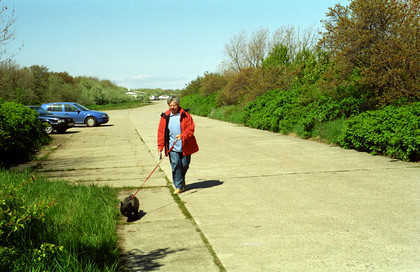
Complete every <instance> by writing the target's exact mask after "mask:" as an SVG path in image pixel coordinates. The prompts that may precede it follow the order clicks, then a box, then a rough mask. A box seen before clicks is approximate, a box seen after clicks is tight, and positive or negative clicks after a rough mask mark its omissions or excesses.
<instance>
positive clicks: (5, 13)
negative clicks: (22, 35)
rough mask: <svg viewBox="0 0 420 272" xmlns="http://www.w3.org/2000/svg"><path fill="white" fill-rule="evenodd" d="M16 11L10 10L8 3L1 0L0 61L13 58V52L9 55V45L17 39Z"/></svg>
mask: <svg viewBox="0 0 420 272" xmlns="http://www.w3.org/2000/svg"><path fill="white" fill-rule="evenodd" d="M14 23H15V11H14V10H10V9H9V8H8V6H7V4H5V3H2V0H0V63H4V62H8V61H10V60H11V59H12V57H13V54H10V53H9V55H8V54H7V53H8V52H7V51H8V45H9V43H10V42H12V41H13V40H14V39H15V29H14V28H13V25H14Z"/></svg>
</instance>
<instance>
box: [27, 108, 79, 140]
mask: <svg viewBox="0 0 420 272" xmlns="http://www.w3.org/2000/svg"><path fill="white" fill-rule="evenodd" d="M27 107H28V108H31V109H33V110H36V111H37V112H38V119H39V120H40V121H41V122H42V125H43V128H44V131H45V133H47V134H50V133H52V132H53V131H54V130H56V131H57V132H58V133H64V132H66V130H67V129H69V128H71V127H74V120H73V119H72V118H70V117H68V116H61V115H56V114H52V113H51V112H48V111H46V110H44V109H43V108H41V107H38V106H27Z"/></svg>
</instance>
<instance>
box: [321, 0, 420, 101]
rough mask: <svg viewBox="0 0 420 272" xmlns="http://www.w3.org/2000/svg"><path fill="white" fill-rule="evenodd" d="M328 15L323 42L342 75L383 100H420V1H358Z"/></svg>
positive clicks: (333, 10)
mask: <svg viewBox="0 0 420 272" xmlns="http://www.w3.org/2000/svg"><path fill="white" fill-rule="evenodd" d="M327 17H328V19H327V20H324V21H323V23H324V26H325V32H324V33H323V37H322V39H321V40H320V43H319V45H320V46H322V47H323V49H325V50H327V51H328V52H329V53H330V54H331V56H332V58H333V61H334V62H336V63H337V64H338V68H339V70H340V72H341V73H342V75H343V76H345V77H347V78H350V77H351V78H352V79H356V80H357V81H358V83H360V84H362V85H363V86H364V87H365V88H367V89H368V90H370V91H372V92H373V93H375V97H374V98H372V99H377V100H378V102H379V103H391V102H393V101H396V100H398V99H401V98H404V99H405V100H408V101H410V100H418V99H419V98H420V91H419V89H420V88H419V86H420V85H419V57H420V43H419V0H353V1H351V2H350V4H349V6H346V7H344V6H342V5H340V4H337V5H336V6H335V7H334V8H330V9H329V12H328V13H327Z"/></svg>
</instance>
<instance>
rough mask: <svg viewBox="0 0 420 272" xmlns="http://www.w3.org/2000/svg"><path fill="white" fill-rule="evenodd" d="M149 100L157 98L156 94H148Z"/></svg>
mask: <svg viewBox="0 0 420 272" xmlns="http://www.w3.org/2000/svg"><path fill="white" fill-rule="evenodd" d="M149 100H158V97H157V96H156V95H151V96H149Z"/></svg>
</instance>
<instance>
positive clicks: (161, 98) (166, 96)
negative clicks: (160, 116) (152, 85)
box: [159, 95, 169, 100]
mask: <svg viewBox="0 0 420 272" xmlns="http://www.w3.org/2000/svg"><path fill="white" fill-rule="evenodd" d="M166 99H169V95H159V100H166Z"/></svg>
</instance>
